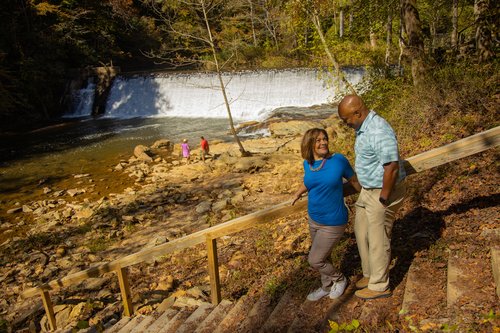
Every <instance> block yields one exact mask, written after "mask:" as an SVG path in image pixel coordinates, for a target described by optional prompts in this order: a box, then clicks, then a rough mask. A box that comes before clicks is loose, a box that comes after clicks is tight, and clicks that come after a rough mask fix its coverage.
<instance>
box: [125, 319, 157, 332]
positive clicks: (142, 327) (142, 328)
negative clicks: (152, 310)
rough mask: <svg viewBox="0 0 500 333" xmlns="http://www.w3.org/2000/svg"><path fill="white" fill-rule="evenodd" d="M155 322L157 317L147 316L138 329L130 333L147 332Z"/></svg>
mask: <svg viewBox="0 0 500 333" xmlns="http://www.w3.org/2000/svg"><path fill="white" fill-rule="evenodd" d="M154 321H155V317H153V316H146V317H144V318H143V319H142V321H141V322H140V323H139V324H138V325H137V326H136V327H134V329H133V330H132V331H130V333H143V332H144V331H145V330H146V328H147V327H149V325H151V323H153V322H154Z"/></svg>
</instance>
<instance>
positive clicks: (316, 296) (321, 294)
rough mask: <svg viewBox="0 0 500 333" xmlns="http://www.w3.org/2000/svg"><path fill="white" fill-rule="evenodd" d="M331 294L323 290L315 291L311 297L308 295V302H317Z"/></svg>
mask: <svg viewBox="0 0 500 333" xmlns="http://www.w3.org/2000/svg"><path fill="white" fill-rule="evenodd" d="M329 293H330V292H329V291H325V290H323V288H321V287H320V288H318V289H316V290H315V291H313V292H312V293H310V294H309V295H307V300H308V301H313V302H314V301H317V300H319V299H321V298H323V297H325V296H326V295H328V294H329Z"/></svg>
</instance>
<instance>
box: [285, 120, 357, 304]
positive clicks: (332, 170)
mask: <svg viewBox="0 0 500 333" xmlns="http://www.w3.org/2000/svg"><path fill="white" fill-rule="evenodd" d="M301 154H302V157H303V158H304V160H305V161H304V181H303V183H302V185H301V187H300V188H299V189H298V191H297V192H296V193H295V195H294V197H293V201H292V205H293V204H295V202H296V201H297V200H298V199H300V197H301V196H302V194H304V193H305V192H308V206H307V211H308V215H309V232H310V234H311V240H312V244H311V250H310V251H309V258H308V261H309V264H310V265H311V267H312V268H314V269H316V270H317V271H319V273H320V274H321V287H320V288H319V289H317V290H315V291H313V292H312V293H310V294H309V295H308V296H307V299H308V300H310V301H317V300H319V299H321V298H322V297H324V296H326V295H329V297H330V298H332V299H335V298H338V297H340V296H341V295H342V294H343V293H344V290H345V288H346V286H347V279H346V278H345V276H344V275H343V274H342V273H341V272H339V271H337V270H336V269H335V268H334V267H333V265H332V263H331V261H330V256H331V253H332V249H333V247H334V246H335V245H336V244H337V243H338V242H339V240H340V238H341V237H342V235H343V234H344V230H345V227H346V225H347V207H346V205H345V203H344V187H346V190H349V191H352V190H353V189H354V190H357V191H359V190H360V185H359V183H358V180H357V177H356V174H355V173H354V171H353V169H352V167H351V165H350V164H349V161H348V160H347V159H346V158H345V157H344V156H343V155H342V154H338V153H337V154H331V153H330V151H329V149H328V134H327V133H326V131H325V130H324V129H320V128H313V129H310V130H308V131H306V133H305V134H304V137H303V138H302V144H301ZM343 179H346V180H347V181H348V183H346V185H344V184H343Z"/></svg>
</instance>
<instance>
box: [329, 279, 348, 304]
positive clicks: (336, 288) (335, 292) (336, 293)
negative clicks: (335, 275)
mask: <svg viewBox="0 0 500 333" xmlns="http://www.w3.org/2000/svg"><path fill="white" fill-rule="evenodd" d="M346 287H347V279H346V278H345V276H343V277H342V280H340V281H337V282H334V283H333V284H332V289H330V298H331V299H335V298H339V297H340V296H342V294H343V293H344V290H345V288H346Z"/></svg>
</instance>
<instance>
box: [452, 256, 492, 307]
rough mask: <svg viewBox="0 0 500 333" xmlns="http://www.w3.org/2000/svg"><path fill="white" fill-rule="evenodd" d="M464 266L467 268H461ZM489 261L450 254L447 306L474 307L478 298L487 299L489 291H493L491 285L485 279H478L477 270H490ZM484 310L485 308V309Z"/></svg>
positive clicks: (478, 305)
mask: <svg viewBox="0 0 500 333" xmlns="http://www.w3.org/2000/svg"><path fill="white" fill-rule="evenodd" d="M462 267H466V268H467V269H462ZM490 267H491V266H490V263H488V262H485V261H484V260H481V259H471V258H461V257H459V256H458V255H450V257H449V259H448V284H447V288H448V289H447V306H448V308H449V309H451V308H453V307H457V308H460V307H469V308H470V307H476V308H477V309H478V308H479V307H480V306H481V304H476V303H477V301H478V300H481V299H483V298H484V299H487V298H489V297H491V296H490V293H494V288H493V286H489V283H487V281H478V279H477V276H478V274H477V272H486V271H488V272H491V268H490ZM491 280H493V276H491ZM485 311H486V310H485Z"/></svg>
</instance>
